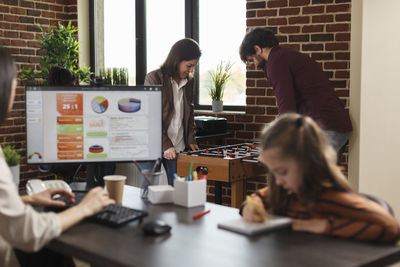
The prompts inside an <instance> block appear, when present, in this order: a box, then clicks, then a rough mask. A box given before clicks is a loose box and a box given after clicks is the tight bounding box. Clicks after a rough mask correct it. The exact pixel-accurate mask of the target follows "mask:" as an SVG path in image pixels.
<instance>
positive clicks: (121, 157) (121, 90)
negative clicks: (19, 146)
mask: <svg viewBox="0 0 400 267" xmlns="http://www.w3.org/2000/svg"><path fill="white" fill-rule="evenodd" d="M161 93H162V87H161V86H102V87H90V86H66V87H59V86H57V87H56V86H27V87H26V133H27V163H28V164H60V163H80V164H82V163H84V164H85V163H87V164H89V163H102V162H129V161H130V162H131V161H132V160H136V161H148V160H156V159H157V158H159V157H160V156H161V154H162V151H161V150H162V145H161V141H162V140H161V139H162V137H161V134H162V114H161V112H162V94H161Z"/></svg>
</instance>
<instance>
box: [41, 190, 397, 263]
mask: <svg viewBox="0 0 400 267" xmlns="http://www.w3.org/2000/svg"><path fill="white" fill-rule="evenodd" d="M123 203H124V205H125V206H129V207H132V208H136V209H144V210H147V211H148V212H149V216H148V217H146V218H145V220H144V222H147V221H152V220H156V219H161V220H163V221H165V222H166V223H168V224H169V225H171V226H172V229H171V232H170V233H169V234H166V235H162V236H146V235H144V234H143V232H142V229H141V227H142V226H141V225H140V224H139V222H131V223H129V224H127V225H125V226H123V227H121V228H110V227H106V226H102V225H99V224H94V223H91V222H87V221H85V222H82V223H80V224H79V225H77V226H75V227H73V228H71V229H69V230H68V231H66V232H65V233H63V234H62V235H61V236H60V237H59V238H57V239H56V240H54V241H53V242H51V243H50V244H49V245H48V247H49V248H51V249H53V250H56V251H59V252H61V253H63V254H66V255H73V256H74V257H77V258H80V259H82V260H84V261H87V262H91V263H93V264H95V265H96V266H97V265H99V266H171V267H177V266H190V267H196V266H251V267H253V266H307V267H308V266H324V267H326V266H334V267H338V266H340V267H343V266H383V265H385V264H389V263H392V262H395V261H397V260H400V247H399V246H383V245H374V244H369V243H363V242H355V241H349V240H343V239H339V238H332V237H326V236H321V235H314V234H308V233H301V232H294V231H292V230H290V229H284V230H278V231H275V232H271V233H266V234H263V235H260V236H256V237H247V236H244V235H240V234H236V233H233V232H229V231H226V230H222V229H218V228H217V224H218V223H219V222H222V221H225V220H229V219H233V218H237V217H239V214H238V210H237V209H234V208H230V207H225V206H221V205H216V204H212V203H206V205H205V206H202V207H195V208H190V209H187V208H184V207H179V206H175V205H172V204H162V205H152V204H149V203H146V202H144V201H143V200H142V199H140V198H139V189H138V188H134V187H130V186H125V192H124V202H123ZM207 209H210V210H211V212H210V213H209V214H206V215H204V216H203V217H201V218H200V219H198V220H193V218H192V217H193V215H194V214H197V213H199V212H201V211H203V210H207Z"/></svg>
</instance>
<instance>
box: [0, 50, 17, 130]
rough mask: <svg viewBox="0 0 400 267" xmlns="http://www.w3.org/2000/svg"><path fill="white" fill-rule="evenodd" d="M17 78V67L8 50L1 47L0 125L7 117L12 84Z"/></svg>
mask: <svg viewBox="0 0 400 267" xmlns="http://www.w3.org/2000/svg"><path fill="white" fill-rule="evenodd" d="M16 77H17V67H16V66H15V63H14V60H13V58H12V57H11V55H10V53H9V52H8V50H7V49H5V48H3V47H0V124H1V123H3V121H4V120H5V118H6V117H7V111H8V104H9V102H10V95H11V84H12V81H13V80H14V78H16Z"/></svg>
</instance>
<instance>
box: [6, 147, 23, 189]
mask: <svg viewBox="0 0 400 267" xmlns="http://www.w3.org/2000/svg"><path fill="white" fill-rule="evenodd" d="M2 150H3V154H4V158H5V160H6V162H7V165H8V167H10V169H11V173H12V175H13V181H14V183H15V185H16V186H17V187H18V185H19V160H20V159H21V155H20V154H18V152H17V151H16V150H15V147H14V146H12V145H5V146H4V147H3V148H2Z"/></svg>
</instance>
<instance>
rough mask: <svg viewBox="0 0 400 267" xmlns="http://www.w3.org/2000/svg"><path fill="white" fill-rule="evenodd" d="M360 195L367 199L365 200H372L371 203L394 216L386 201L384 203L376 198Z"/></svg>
mask: <svg viewBox="0 0 400 267" xmlns="http://www.w3.org/2000/svg"><path fill="white" fill-rule="evenodd" d="M360 195H361V196H363V197H365V198H367V199H369V200H372V201H374V202H376V203H378V204H379V205H381V206H382V207H383V208H384V209H385V210H387V211H388V212H389V213H390V214H392V215H393V216H394V211H393V209H392V207H391V206H390V205H389V204H388V203H387V202H386V201H384V200H383V199H380V198H378V197H376V196H372V195H370V194H364V193H361V194H360Z"/></svg>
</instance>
